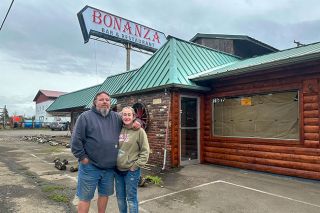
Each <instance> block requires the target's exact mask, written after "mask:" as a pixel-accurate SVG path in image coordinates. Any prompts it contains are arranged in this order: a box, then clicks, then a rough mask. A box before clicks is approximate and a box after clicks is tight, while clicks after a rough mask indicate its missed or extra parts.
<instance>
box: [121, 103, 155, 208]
mask: <svg viewBox="0 0 320 213" xmlns="http://www.w3.org/2000/svg"><path fill="white" fill-rule="evenodd" d="M121 115H122V121H123V127H122V130H121V133H120V137H119V153H118V159H117V172H116V193H117V200H118V207H119V211H120V213H127V210H128V209H129V212H130V213H138V212H139V210H138V192H137V188H138V182H139V179H140V174H141V171H140V168H141V167H142V166H144V165H145V164H146V163H147V161H148V158H149V152H150V149H149V143H148V138H147V134H146V132H145V131H144V129H143V128H140V129H138V130H133V129H132V124H133V121H134V119H135V112H134V109H133V108H132V107H124V108H123V109H122V111H121Z"/></svg>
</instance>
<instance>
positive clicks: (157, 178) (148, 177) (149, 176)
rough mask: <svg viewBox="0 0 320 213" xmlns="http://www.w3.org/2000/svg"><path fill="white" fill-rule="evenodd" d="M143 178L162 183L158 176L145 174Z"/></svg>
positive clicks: (158, 183) (156, 183)
mask: <svg viewBox="0 0 320 213" xmlns="http://www.w3.org/2000/svg"><path fill="white" fill-rule="evenodd" d="M145 178H146V180H148V181H150V182H151V183H153V184H155V185H160V184H161V183H162V179H161V177H159V176H153V175H147V176H145Z"/></svg>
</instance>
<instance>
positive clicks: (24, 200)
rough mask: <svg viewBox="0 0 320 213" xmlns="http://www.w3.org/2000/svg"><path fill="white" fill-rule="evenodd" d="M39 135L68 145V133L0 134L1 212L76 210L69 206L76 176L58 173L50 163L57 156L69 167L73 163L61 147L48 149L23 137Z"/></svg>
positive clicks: (43, 144)
mask: <svg viewBox="0 0 320 213" xmlns="http://www.w3.org/2000/svg"><path fill="white" fill-rule="evenodd" d="M40 134H42V135H41V138H43V137H49V138H50V139H51V141H52V142H56V143H61V144H67V143H68V142H69V140H70V137H69V136H70V133H68V132H62V131H54V132H53V131H46V130H36V131H33V130H7V131H4V130H1V131H0V176H1V179H0V191H1V194H0V212H28V213H30V212H75V211H76V209H75V207H74V205H73V204H72V201H73V199H74V194H75V186H76V184H75V183H76V181H75V180H76V178H75V177H76V174H73V173H72V174H71V173H70V172H68V171H60V170H57V169H56V168H55V167H54V164H53V160H54V158H56V157H60V158H61V159H68V160H69V161H70V164H76V161H75V159H74V158H73V157H72V155H71V154H70V149H67V148H66V147H65V146H63V145H61V144H60V145H58V144H54V146H51V145H49V143H48V142H44V141H41V142H40V141H32V140H26V139H27V138H26V137H24V136H35V135H40ZM45 135H47V136H45ZM52 136H54V137H52ZM29 139H30V137H29Z"/></svg>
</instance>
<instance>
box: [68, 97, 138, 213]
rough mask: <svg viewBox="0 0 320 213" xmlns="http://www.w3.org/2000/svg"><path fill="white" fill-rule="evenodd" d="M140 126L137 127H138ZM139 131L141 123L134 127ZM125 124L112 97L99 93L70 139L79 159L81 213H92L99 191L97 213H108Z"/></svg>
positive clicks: (79, 119) (79, 209) (79, 208)
mask: <svg viewBox="0 0 320 213" xmlns="http://www.w3.org/2000/svg"><path fill="white" fill-rule="evenodd" d="M137 123H138V124H137ZM135 125H136V126H137V127H138V128H139V127H140V123H139V122H136V124H135ZM121 128H122V120H121V117H120V115H119V114H118V113H116V112H113V111H110V95H109V94H108V93H107V92H104V91H103V92H99V93H98V94H97V95H96V96H95V97H94V100H93V107H92V108H91V109H90V110H89V111H86V112H84V113H82V114H81V115H80V116H79V118H78V119H77V122H76V125H75V128H74V131H73V133H72V138H71V151H72V153H73V155H74V156H75V157H76V158H78V161H79V170H78V186H77V196H78V197H79V203H78V212H79V213H82V212H85V213H87V212H89V208H90V201H91V200H92V198H93V196H94V192H95V190H96V188H97V187H98V201H97V203H98V212H99V213H102V212H105V210H106V207H107V204H108V196H110V195H112V194H113V191H114V168H115V166H116V162H117V154H118V141H119V135H120V132H121Z"/></svg>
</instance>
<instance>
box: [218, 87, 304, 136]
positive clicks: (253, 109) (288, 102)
mask: <svg viewBox="0 0 320 213" xmlns="http://www.w3.org/2000/svg"><path fill="white" fill-rule="evenodd" d="M298 103H299V101H298V92H297V91H293V92H281V93H269V94H256V95H249V96H241V97H225V98H214V99H213V103H212V104H213V113H212V115H213V125H212V126H213V135H215V136H228V137H253V138H275V139H298V138H299V107H298V106H299V104H298Z"/></svg>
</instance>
